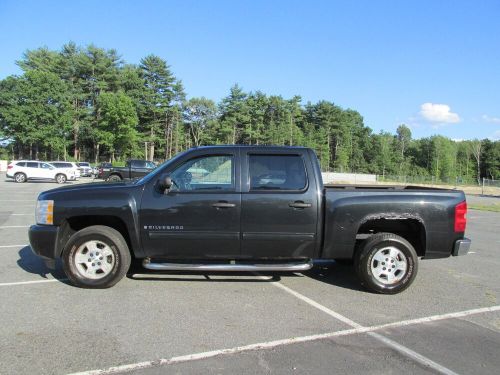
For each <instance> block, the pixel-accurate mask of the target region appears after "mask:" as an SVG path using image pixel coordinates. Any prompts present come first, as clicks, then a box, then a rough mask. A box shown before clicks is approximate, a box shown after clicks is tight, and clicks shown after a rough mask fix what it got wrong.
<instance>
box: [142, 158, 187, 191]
mask: <svg viewBox="0 0 500 375" xmlns="http://www.w3.org/2000/svg"><path fill="white" fill-rule="evenodd" d="M188 151H189V150H187V151H184V152H181V153H179V154H177V155H175V156H174V157H173V158H172V159H169V160H166V161H165V162H163V163H162V164H160V165H159V166H158V167H156V168H155V169H154V170H152V171H151V172H149V173H148V174H147V175H145V176H144V177H142V178H140V179H139V180H137V181H135V183H136V184H142V183H146V182H148V181H151V180H152V179H154V178H155V177H156V176H159V175H161V173H163V171H164V170H165V169H166V168H167V166H168V165H169V164H171V163H175V162H176V161H177V160H178V159H179V158H181V157H182V156H183V155H184V154H185V153H186V152H188Z"/></svg>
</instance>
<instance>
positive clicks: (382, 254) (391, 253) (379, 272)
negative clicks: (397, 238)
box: [370, 246, 408, 285]
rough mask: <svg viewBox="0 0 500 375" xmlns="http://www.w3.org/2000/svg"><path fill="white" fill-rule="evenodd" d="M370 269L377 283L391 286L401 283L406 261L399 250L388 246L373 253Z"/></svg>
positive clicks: (406, 265)
mask: <svg viewBox="0 0 500 375" xmlns="http://www.w3.org/2000/svg"><path fill="white" fill-rule="evenodd" d="M370 267H371V271H372V274H373V276H374V277H375V279H377V281H379V282H380V283H382V284H384V285H391V284H396V283H397V282H399V281H401V279H402V278H403V277H404V276H405V274H406V269H407V268H408V260H407V259H406V256H405V255H404V254H403V252H402V251H401V250H399V249H398V248H396V247H393V246H388V247H384V248H382V249H379V250H378V251H377V252H376V253H375V255H374V256H373V258H372V261H371V264H370Z"/></svg>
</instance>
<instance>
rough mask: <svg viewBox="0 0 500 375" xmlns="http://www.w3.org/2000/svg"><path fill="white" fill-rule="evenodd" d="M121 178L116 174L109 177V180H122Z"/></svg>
mask: <svg viewBox="0 0 500 375" xmlns="http://www.w3.org/2000/svg"><path fill="white" fill-rule="evenodd" d="M121 180H122V178H121V177H120V176H118V175H116V174H114V175H112V176H109V177H108V181H109V182H120V181H121Z"/></svg>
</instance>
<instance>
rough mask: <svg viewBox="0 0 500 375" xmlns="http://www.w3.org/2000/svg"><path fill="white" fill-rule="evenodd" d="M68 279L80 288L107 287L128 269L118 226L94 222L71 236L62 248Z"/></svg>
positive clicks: (128, 260)
mask: <svg viewBox="0 0 500 375" xmlns="http://www.w3.org/2000/svg"><path fill="white" fill-rule="evenodd" d="M62 258H63V268H64V272H65V273H66V275H67V276H68V279H69V280H70V281H71V282H72V283H73V284H74V285H76V286H79V287H82V288H109V287H112V286H113V285H115V284H116V283H117V282H118V281H120V280H121V279H122V278H123V276H125V274H126V273H127V271H128V269H129V267H130V262H131V256H130V251H129V248H128V246H127V242H126V241H125V239H124V238H123V236H122V235H121V233H120V232H118V231H117V230H115V229H113V228H110V227H107V226H103V225H94V226H91V227H87V228H84V229H82V230H80V231H78V232H76V233H75V234H73V236H71V238H70V239H69V241H68V243H67V244H66V247H65V249H64V252H63V257H62Z"/></svg>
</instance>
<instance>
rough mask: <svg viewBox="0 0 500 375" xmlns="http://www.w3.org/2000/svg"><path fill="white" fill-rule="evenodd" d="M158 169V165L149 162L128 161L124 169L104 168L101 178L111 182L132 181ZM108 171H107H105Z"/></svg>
mask: <svg viewBox="0 0 500 375" xmlns="http://www.w3.org/2000/svg"><path fill="white" fill-rule="evenodd" d="M155 168H156V164H155V163H153V162H152V161H148V160H127V162H126V163H125V166H124V167H111V168H103V169H102V172H100V173H99V174H98V177H99V178H102V179H103V180H107V181H110V182H119V181H123V180H132V179H134V178H138V177H143V176H145V175H147V174H148V173H149V172H151V171H152V170H153V169H155ZM104 169H107V170H104Z"/></svg>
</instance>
